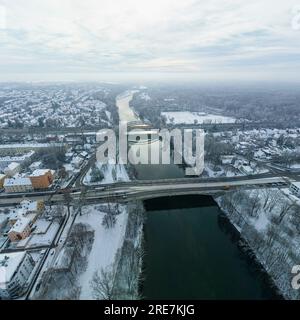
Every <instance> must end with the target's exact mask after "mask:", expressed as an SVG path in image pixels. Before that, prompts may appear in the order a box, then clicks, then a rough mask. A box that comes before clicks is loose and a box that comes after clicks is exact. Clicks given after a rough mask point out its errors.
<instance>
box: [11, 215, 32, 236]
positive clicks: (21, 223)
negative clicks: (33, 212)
mask: <svg viewBox="0 0 300 320" xmlns="http://www.w3.org/2000/svg"><path fill="white" fill-rule="evenodd" d="M30 222H31V219H30V218H28V217H21V218H20V219H19V220H17V222H16V223H15V224H14V225H13V227H12V228H11V229H10V230H9V232H17V233H22V232H23V231H24V230H25V229H26V228H27V226H28V225H29V224H30Z"/></svg>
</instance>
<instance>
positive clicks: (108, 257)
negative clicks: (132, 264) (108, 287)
mask: <svg viewBox="0 0 300 320" xmlns="http://www.w3.org/2000/svg"><path fill="white" fill-rule="evenodd" d="M98 207H99V206H98ZM120 210H121V214H120V215H118V216H117V222H116V224H115V226H114V227H113V228H112V229H105V227H104V226H103V225H102V219H103V217H104V215H105V213H103V212H101V209H99V208H98V209H97V205H94V206H87V207H84V208H83V215H82V216H79V217H78V218H77V219H76V223H84V224H87V225H89V226H90V227H91V228H92V229H93V230H94V231H95V238H94V242H93V246H92V250H91V252H90V253H89V255H88V257H87V259H88V265H87V269H86V271H85V272H84V273H83V274H81V276H80V278H79V285H80V286H81V293H80V299H82V300H92V299H93V292H92V289H91V286H90V282H91V280H92V278H93V275H94V273H95V272H96V271H100V270H101V268H103V269H105V268H107V267H110V266H112V264H113V263H114V262H115V258H116V253H117V251H118V249H119V248H121V247H122V244H123V242H124V236H125V231H126V224H127V215H128V214H127V210H126V207H125V206H121V207H120Z"/></svg>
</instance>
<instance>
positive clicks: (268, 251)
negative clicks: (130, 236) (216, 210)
mask: <svg viewBox="0 0 300 320" xmlns="http://www.w3.org/2000/svg"><path fill="white" fill-rule="evenodd" d="M287 193H288V191H287V190H278V189H260V190H251V191H246V190H240V191H237V192H230V193H227V194H225V195H223V196H220V197H217V198H216V199H215V200H216V202H217V203H218V204H219V206H220V208H221V209H222V210H223V212H224V213H225V214H226V215H227V216H228V218H229V219H230V221H231V222H232V223H233V225H235V226H236V228H237V230H238V231H239V232H240V234H241V237H242V238H243V239H244V240H245V241H246V242H247V244H248V246H249V247H250V249H251V250H252V251H253V252H254V254H255V257H256V259H257V260H258V261H259V262H260V263H261V264H262V265H263V267H264V269H265V270H266V272H267V273H268V274H269V275H270V277H271V278H272V280H273V281H274V283H275V284H276V286H277V288H278V289H279V290H280V292H281V294H282V295H283V296H284V297H285V298H287V299H300V292H299V291H296V290H294V289H293V288H292V286H291V280H292V277H293V275H292V273H291V271H292V268H293V267H294V266H295V265H299V261H300V233H299V232H300V206H299V201H297V200H296V199H294V198H293V197H291V196H290V195H289V194H287Z"/></svg>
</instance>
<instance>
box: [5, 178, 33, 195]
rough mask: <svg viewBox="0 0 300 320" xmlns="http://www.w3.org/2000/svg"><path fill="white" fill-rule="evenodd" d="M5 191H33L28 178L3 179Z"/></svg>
mask: <svg viewBox="0 0 300 320" xmlns="http://www.w3.org/2000/svg"><path fill="white" fill-rule="evenodd" d="M3 187H4V189H5V192H9V193H14V192H28V191H33V187H32V183H31V180H30V179H29V178H19V177H16V178H10V179H5V180H4V185H3Z"/></svg>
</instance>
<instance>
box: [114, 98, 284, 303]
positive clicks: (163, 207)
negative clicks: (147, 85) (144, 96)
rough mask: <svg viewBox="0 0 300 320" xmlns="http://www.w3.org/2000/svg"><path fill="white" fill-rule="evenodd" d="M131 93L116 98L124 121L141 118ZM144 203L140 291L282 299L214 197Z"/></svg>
mask: <svg viewBox="0 0 300 320" xmlns="http://www.w3.org/2000/svg"><path fill="white" fill-rule="evenodd" d="M131 98H132V94H131V95H127V97H125V98H124V97H123V98H122V99H119V100H117V106H118V107H119V113H120V119H121V120H123V121H124V120H126V121H136V120H137V118H136V115H135V114H134V112H133V111H132V109H131V108H130V107H129V102H130V100H131ZM138 147H141V146H138ZM146 147H147V145H146ZM142 148H145V145H144V146H142ZM135 168H136V171H137V178H138V179H145V180H147V179H162V178H179V177H183V176H184V171H183V169H181V168H179V167H178V166H176V165H137V166H135ZM145 207H146V210H147V221H146V224H145V240H146V241H145V242H146V256H145V259H144V273H145V281H144V283H143V286H142V292H141V293H142V295H143V296H144V297H145V298H146V299H277V298H278V296H277V295H276V293H275V292H274V290H273V289H272V288H271V284H270V281H269V278H268V276H267V275H266V273H265V272H262V271H261V266H260V265H258V264H257V263H256V262H255V261H253V259H251V258H250V257H249V255H248V254H246V253H244V252H243V251H242V250H241V248H240V247H239V240H240V238H239V234H238V232H237V231H236V230H235V229H234V227H233V226H232V225H231V224H230V223H229V221H228V220H227V219H226V217H225V216H224V214H223V213H222V212H221V211H220V210H219V208H218V206H217V205H216V203H215V202H214V201H213V199H212V198H211V197H202V196H184V197H166V198H159V199H153V200H147V201H146V202H145Z"/></svg>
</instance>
